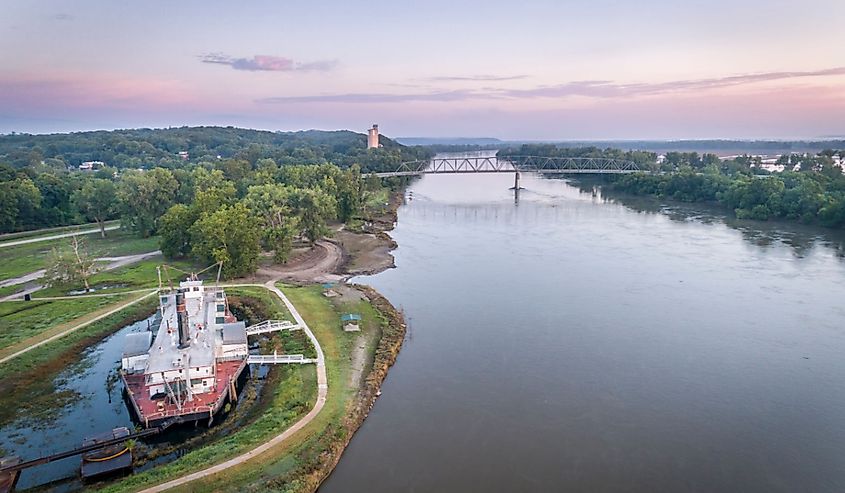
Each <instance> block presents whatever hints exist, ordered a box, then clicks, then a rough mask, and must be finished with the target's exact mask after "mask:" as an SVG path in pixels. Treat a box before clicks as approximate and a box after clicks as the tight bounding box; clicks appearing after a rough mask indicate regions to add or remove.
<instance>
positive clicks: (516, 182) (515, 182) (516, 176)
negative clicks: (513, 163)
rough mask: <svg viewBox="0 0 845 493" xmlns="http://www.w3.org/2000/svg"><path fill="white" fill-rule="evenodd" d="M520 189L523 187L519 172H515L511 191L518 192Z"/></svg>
mask: <svg viewBox="0 0 845 493" xmlns="http://www.w3.org/2000/svg"><path fill="white" fill-rule="evenodd" d="M520 188H522V187H521V186H519V171H515V172H514V174H513V188H511V190H516V191H517V192H518V191H519V189H520Z"/></svg>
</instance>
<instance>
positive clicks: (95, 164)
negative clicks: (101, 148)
mask: <svg viewBox="0 0 845 493" xmlns="http://www.w3.org/2000/svg"><path fill="white" fill-rule="evenodd" d="M105 165H106V163H104V162H102V161H85V162H84V163H82V164H80V165H79V171H92V170H95V169H97V168H102V167H103V166H105Z"/></svg>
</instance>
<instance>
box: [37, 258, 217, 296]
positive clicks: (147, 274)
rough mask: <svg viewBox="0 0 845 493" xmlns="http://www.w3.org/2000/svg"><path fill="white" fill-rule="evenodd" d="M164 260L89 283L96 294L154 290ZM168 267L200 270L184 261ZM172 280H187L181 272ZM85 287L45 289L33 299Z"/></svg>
mask: <svg viewBox="0 0 845 493" xmlns="http://www.w3.org/2000/svg"><path fill="white" fill-rule="evenodd" d="M163 262H164V260H163V259H162V258H161V257H153V258H151V259H147V260H142V261H140V262H138V263H135V264H132V265H127V266H125V267H121V268H119V269H114V270H109V271H103V272H100V273H98V274H95V275H93V276H91V278H90V279H89V280H88V283H89V284H90V285H91V288H92V289H94V293H99V294H106V293H120V292H123V291H132V290H136V289H146V288H149V289H152V288H157V287H158V271H157V268H158V267H159V266H160V265H162V263H163ZM167 264H168V265H171V266H173V267H176V268H179V269H181V270H183V271H185V272H191V271H197V270H200V268H198V267H197V266H195V265H194V264H192V263H190V262H184V261H168V262H167ZM161 276H162V282H163V283H164V285H165V286H167V284H168V282H167V277H166V276H165V272H164V269H162V273H161ZM170 278H171V280H172V281H173V285H174V286H176V285H178V284H179V281H181V280H184V279H185V275H184V274H182V273H181V272H178V271H175V270H172V269H171V271H170ZM82 287H83V286H81V285H79V286H73V287H67V286H61V287H52V288H44V289H41V290H39V291H36V292H35V293H33V295H32V296H33V297H36V298H38V297H47V296H66V295H67V294H68V292H69V291H71V290H79V289H82Z"/></svg>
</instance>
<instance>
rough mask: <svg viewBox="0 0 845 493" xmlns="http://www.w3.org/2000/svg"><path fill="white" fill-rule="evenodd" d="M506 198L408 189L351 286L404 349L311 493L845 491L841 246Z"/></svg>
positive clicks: (505, 193)
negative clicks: (379, 307) (387, 253)
mask: <svg viewBox="0 0 845 493" xmlns="http://www.w3.org/2000/svg"><path fill="white" fill-rule="evenodd" d="M512 184H513V177H512V175H510V174H480V175H438V176H426V177H424V178H422V179H420V180H419V181H417V182H415V183H414V184H413V185H412V186H411V187H410V188H409V191H408V197H409V198H410V199H409V200H407V203H406V204H404V205H403V206H402V207H401V208H400V209H399V216H398V217H399V221H398V225H397V227H396V229H395V230H394V231H393V232H392V233H391V234H392V236H393V237H394V238H395V239H396V241H397V242H398V243H399V248H398V249H397V250H396V251H395V252H394V254H395V257H396V266H397V268H396V269H392V270H389V271H386V272H383V273H381V274H378V275H375V276H370V277H364V278H357V279H356V281H357V282H363V283H367V284H370V285H372V286H373V287H375V288H376V289H378V290H379V291H380V292H381V293H383V294H384V295H385V296H386V297H387V298H388V299H390V300H391V301H392V302H393V304H394V305H396V306H397V307H401V308H402V309H403V310H404V311H405V314H406V317H407V320H408V324H409V333H408V336H407V340H406V342H405V345H404V346H403V349H402V352H401V353H400V355H399V358H398V361H397V363H396V365H395V366H394V367H393V368H392V369H391V370H390V374H389V376H388V378H387V380H386V381H385V383H384V385H383V387H382V391H383V395H382V396H381V397H380V398H379V400H378V401H377V403H376V405H375V407H374V408H373V410H372V412H371V414H370V416H369V418H368V419H367V420H366V421H365V423H364V424H363V426H362V427H361V429H360V430H359V431H358V433H357V434H356V435H355V436H354V438H353V439H352V442H351V443H350V446H349V447H348V449H347V450H346V452H345V453H344V455H343V457H342V459H341V461H340V463H339V465H338V467H337V468H336V470H335V471H334V472H333V473H332V475H331V476H330V477H329V479H328V480H327V481H326V483H324V485H323V486H322V487H321V489H320V491H321V493H333V492H345V491H368V492H395V491H404V492H429V491H438V492H444V491H445V492H448V491H585V492H632V491H635V492H655V491H671V492H693V491H696V492H697V491H744V492H766V493H771V492H779V491H783V492H795V491H813V492H841V491H843V490H845V386H844V385H842V377H843V375H844V374H845V373H844V372H845V358H843V357H842V355H843V354H845V308H843V299H844V298H845V289H843V281H845V262H843V258H842V242H843V236H842V235H840V234H838V233H835V232H831V231H827V230H821V229H814V228H805V227H800V226H793V225H789V224H767V223H753V222H737V221H735V220H730V219H726V218H725V217H723V216H721V215H720V214H719V213H718V212H715V213H714V212H713V211H710V210H707V209H706V208H701V207H694V206H690V207H686V206H671V207H665V206H660V204H659V203H658V202H656V201H654V200H647V199H636V200H632V201H628V200H625V199H623V200H621V201H620V200H611V199H608V198H606V197H602V196H601V193H599V194H598V196H595V197H594V196H592V194H590V193H582V192H581V191H580V190H579V189H578V188H577V187H575V186H572V185H570V184H568V183H567V182H566V181H564V180H559V179H544V178H541V177H538V176H535V175H531V174H523V180H522V185H523V186H524V187H525V190H522V191H521V193H520V197H519V202H518V204H515V202H514V197H513V192H512V191H509V190H508V187H510V186H512ZM411 197H412V198H411Z"/></svg>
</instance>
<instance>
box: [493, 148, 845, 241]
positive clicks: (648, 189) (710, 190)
mask: <svg viewBox="0 0 845 493" xmlns="http://www.w3.org/2000/svg"><path fill="white" fill-rule="evenodd" d="M522 154H526V155H541V156H556V157H606V158H617V159H629V160H632V161H634V162H636V163H637V164H638V165H640V166H641V167H643V168H645V169H648V170H650V171H652V173H633V174H627V175H615V176H612V177H609V180H610V183H609V186H610V188H612V189H614V190H617V191H621V192H626V193H632V194H637V195H653V196H657V197H664V198H669V199H673V200H678V201H682V202H711V203H715V204H719V205H721V206H724V207H725V208H727V209H729V210H731V211H733V213H734V214H735V215H736V217H738V218H741V219H757V220H767V219H770V218H782V219H788V220H797V221H801V222H804V223H807V224H819V225H822V226H826V227H831V228H845V175H843V173H842V166H841V164H837V163H841V162H842V160H843V158H845V150H833V149H828V150H823V151H821V152H819V153H791V154H784V155H782V156H780V157H779V158H778V159H777V161H776V163H775V164H776V165H782V166H784V171H782V172H770V171H767V170H765V169H763V167H762V164H763V163H762V158H761V157H760V156H749V155H740V156H736V157H733V158H731V159H721V158H719V156H717V155H715V154H712V153H705V154H701V155H700V154H698V153H697V152H676V151H673V152H667V153H666V154H665V155H664V156H663V158H662V159H661V160H660V162H658V159H657V158H658V156H657V154H656V153H652V152H643V151H622V150H619V149H599V148H597V147H583V148H558V147H555V146H553V145H528V146H522V147H521V148H511V149H507V150H503V151H500V152H499V155H500V156H501V155H506V156H507V155H522Z"/></svg>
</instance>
